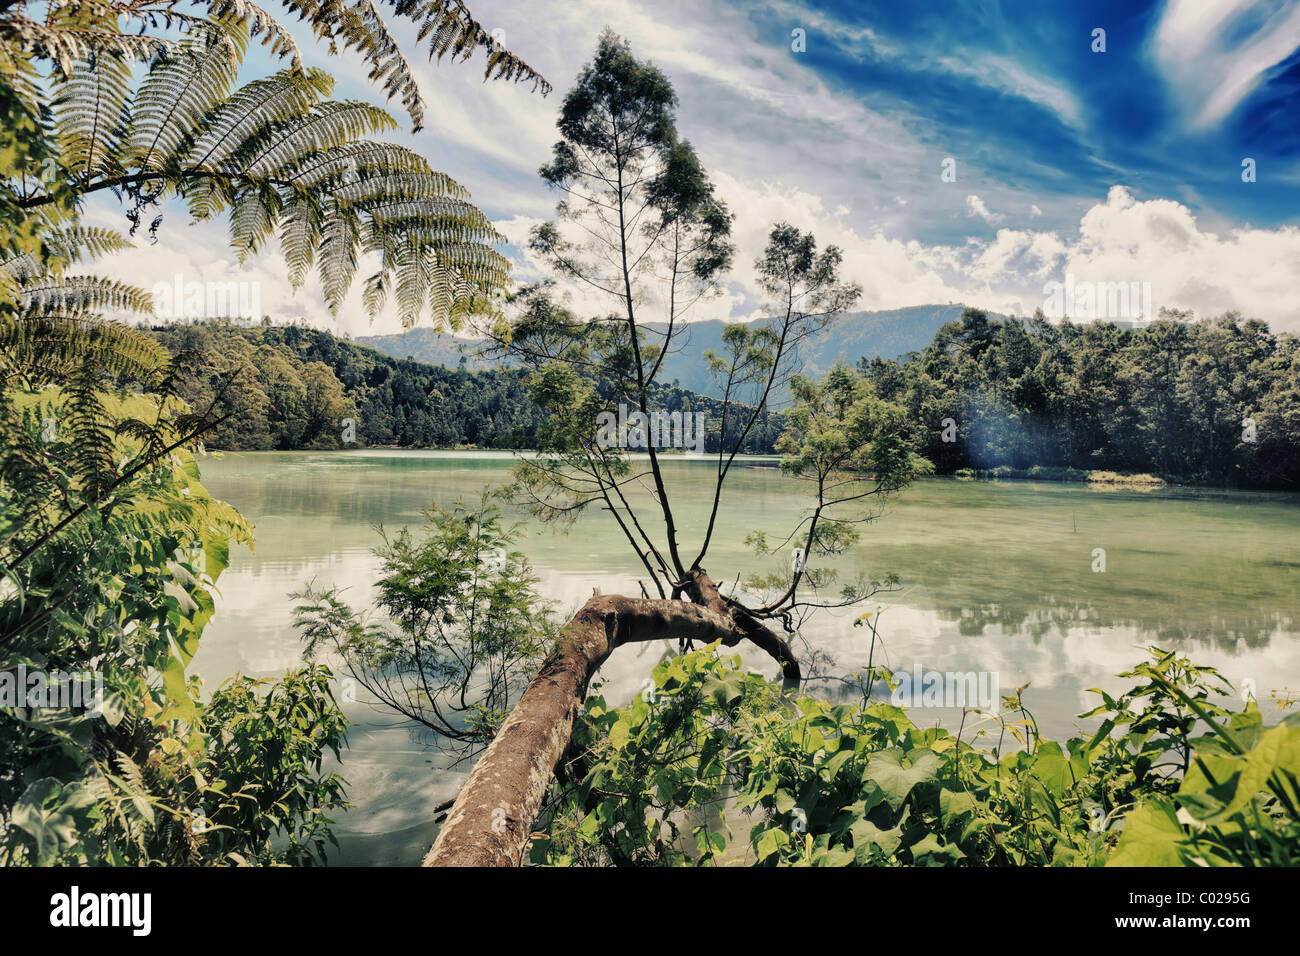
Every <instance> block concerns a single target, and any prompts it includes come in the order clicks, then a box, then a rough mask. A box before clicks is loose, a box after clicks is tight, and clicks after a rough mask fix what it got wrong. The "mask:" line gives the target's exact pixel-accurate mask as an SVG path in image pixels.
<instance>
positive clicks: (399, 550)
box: [295, 497, 554, 758]
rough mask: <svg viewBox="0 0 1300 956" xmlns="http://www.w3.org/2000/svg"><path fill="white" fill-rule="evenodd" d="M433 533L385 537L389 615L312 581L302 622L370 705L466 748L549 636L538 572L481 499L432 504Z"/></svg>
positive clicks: (310, 646)
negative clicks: (472, 505) (370, 616)
mask: <svg viewBox="0 0 1300 956" xmlns="http://www.w3.org/2000/svg"><path fill="white" fill-rule="evenodd" d="M426 517H427V518H428V530H429V535H428V537H426V538H424V539H423V540H418V539H416V537H415V536H414V535H413V534H412V533H411V531H410V530H409V529H408V528H403V529H402V530H401V531H399V532H398V533H397V534H396V535H394V536H393V537H391V538H389V537H387V536H386V537H385V538H384V543H383V546H382V547H381V548H380V549H379V551H378V555H379V557H380V559H381V560H382V562H383V564H382V568H381V575H380V578H379V582H378V590H379V600H378V605H379V609H380V610H382V611H383V612H384V617H383V619H382V620H379V621H374V620H367V619H366V617H365V616H364V615H359V614H358V613H357V612H356V611H354V610H353V609H352V608H351V607H349V606H348V605H347V604H346V603H345V602H344V601H343V600H342V599H341V597H340V591H339V589H338V588H332V589H330V590H327V591H324V592H318V591H315V590H314V589H312V588H310V587H309V588H308V589H307V590H305V591H304V592H302V593H300V594H298V595H295V597H296V598H298V599H300V600H301V601H302V602H303V603H301V604H300V605H298V607H297V608H296V609H295V620H296V623H297V626H298V628H299V629H300V631H301V632H302V636H303V640H304V641H305V642H306V653H307V654H308V656H310V657H315V656H317V655H319V654H320V653H322V652H325V651H328V652H331V653H333V654H336V655H338V656H339V657H340V658H341V659H342V660H343V662H344V665H345V666H346V668H347V670H348V673H349V674H351V675H352V677H353V678H354V679H355V680H356V682H357V683H358V684H359V685H360V686H361V687H363V688H364V689H365V690H366V691H367V692H368V693H369V694H370V695H371V697H372V698H373V701H374V704H375V706H377V707H379V708H381V709H385V710H389V711H393V712H396V713H398V714H401V715H402V716H404V717H406V718H407V719H409V720H412V721H415V722H416V723H417V724H420V725H421V726H423V727H425V728H427V729H428V730H430V731H432V732H433V733H434V735H435V739H436V741H437V743H438V745H439V746H440V747H442V749H444V750H448V751H451V752H454V753H457V754H458V755H459V756H460V757H461V758H465V757H470V756H474V755H475V754H477V753H479V752H480V751H481V750H482V749H483V748H484V747H485V746H487V744H488V742H489V741H491V740H492V738H493V736H494V735H495V733H496V731H497V728H498V727H499V726H500V724H501V722H502V721H503V720H504V719H505V717H506V715H507V714H508V713H509V712H510V708H511V707H512V706H513V703H514V701H515V700H517V699H518V697H519V692H520V690H521V689H522V687H523V685H524V684H526V683H527V680H528V678H529V677H530V676H531V675H532V673H533V671H534V670H535V668H536V666H537V663H538V661H539V660H540V659H541V655H542V653H543V652H544V651H545V649H546V648H547V647H548V646H549V644H550V641H551V640H552V639H553V636H554V635H553V632H552V627H551V624H550V622H549V619H548V617H547V615H546V613H545V611H544V610H536V609H535V608H536V607H538V606H540V603H541V602H540V601H539V599H538V595H537V593H536V585H537V578H536V577H535V576H534V575H533V574H532V572H531V571H530V570H529V567H528V564H527V561H526V560H525V558H524V556H523V555H522V554H520V553H518V552H509V551H507V549H508V548H509V547H510V545H511V543H512V540H513V534H514V532H513V529H511V528H509V527H507V526H506V525H504V524H503V522H502V519H501V515H500V513H499V512H498V511H497V510H496V509H495V508H492V507H490V506H489V505H488V504H487V499H486V497H485V498H484V500H483V502H482V503H481V506H480V508H478V509H477V510H474V511H469V510H467V509H466V508H465V507H464V506H461V505H458V506H456V507H455V508H453V509H450V510H443V509H438V510H433V511H429V512H426Z"/></svg>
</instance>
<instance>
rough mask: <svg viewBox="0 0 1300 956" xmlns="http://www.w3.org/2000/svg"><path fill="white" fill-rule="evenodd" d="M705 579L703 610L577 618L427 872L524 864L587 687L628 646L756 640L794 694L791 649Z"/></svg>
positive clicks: (585, 613)
mask: <svg viewBox="0 0 1300 956" xmlns="http://www.w3.org/2000/svg"><path fill="white" fill-rule="evenodd" d="M701 577H702V578H703V582H706V583H705V584H704V586H703V588H701V586H700V584H699V583H697V584H696V585H695V587H694V588H693V590H697V591H698V592H699V593H700V594H701V596H702V597H703V598H704V600H701V601H700V603H696V604H692V603H688V602H686V601H668V600H649V599H646V598H629V597H622V596H620V595H600V594H599V593H597V594H596V595H595V596H594V597H592V599H591V600H589V601H588V602H587V603H586V604H585V605H584V606H583V607H582V609H581V610H580V611H578V613H577V614H576V615H574V617H573V620H571V621H570V622H569V624H568V626H567V627H566V628H565V631H564V634H563V635H562V636H561V638H560V640H559V642H558V644H557V645H556V648H555V650H553V651H552V652H551V654H550V656H548V657H547V658H546V660H545V662H544V663H543V664H542V667H541V670H540V671H539V672H538V674H537V676H536V677H534V678H533V680H532V683H530V684H529V685H528V687H527V689H526V690H525V691H524V693H523V696H522V697H520V698H519V702H518V703H517V704H516V705H515V708H514V710H512V711H511V712H510V716H509V717H507V718H506V720H505V722H504V723H503V724H502V725H501V729H500V730H499V731H498V732H497V735H496V736H495V737H494V738H493V739H492V743H491V744H490V745H489V746H488V749H487V750H486V751H485V752H484V754H483V756H482V757H480V758H479V761H478V763H477V764H475V766H474V769H473V770H472V771H471V772H470V775H469V778H468V779H467V780H466V781H465V786H464V787H462V788H461V791H460V794H459V795H458V796H457V797H456V802H455V804H454V805H453V806H452V808H451V811H450V813H449V814H448V816H447V822H446V823H445V824H443V827H442V829H441V830H440V831H439V832H438V838H437V839H436V840H435V841H434V844H433V848H432V849H431V850H430V851H429V853H428V854H427V855H426V856H425V858H424V865H425V866H518V865H520V864H521V863H522V862H523V860H524V856H525V854H526V852H527V849H528V843H529V838H530V836H531V833H532V827H533V822H534V821H535V820H536V819H537V814H538V813H539V812H540V810H541V806H542V801H543V799H544V798H545V796H546V791H547V789H548V788H549V787H550V785H551V779H552V777H553V776H554V774H555V768H556V766H557V764H559V762H560V759H561V757H562V756H563V755H564V751H565V749H566V748H567V747H568V745H569V738H570V737H571V736H572V734H573V721H574V719H575V718H576V717H577V715H578V711H579V708H581V707H582V702H583V699H584V698H585V697H586V695H587V684H588V683H589V682H590V680H591V678H592V676H593V675H594V674H595V673H596V670H597V668H599V667H600V665H601V664H602V663H603V662H604V661H605V658H607V657H609V655H610V653H611V652H612V651H613V650H614V648H616V647H618V646H620V645H622V644H635V643H639V642H644V641H654V640H660V639H662V638H670V639H671V638H678V639H687V640H691V641H700V642H702V643H706V644H707V643H711V642H713V641H716V640H721V641H722V643H723V644H725V645H727V646H729V647H730V646H735V645H736V644H739V643H740V641H741V640H743V639H745V638H746V637H748V638H750V639H751V640H754V641H755V642H756V643H759V644H760V646H762V647H764V649H765V650H768V652H769V653H771V654H772V656H773V657H775V658H776V659H777V660H778V661H780V662H781V665H782V673H783V674H784V675H785V677H786V681H787V684H788V682H789V680H790V677H791V671H792V670H793V675H794V679H795V681H796V683H797V681H798V675H799V665H798V663H797V662H795V660H794V656H793V655H792V654H791V653H790V649H789V647H788V646H787V645H786V643H785V641H784V640H782V639H781V638H780V637H779V636H777V635H775V634H773V633H772V632H771V631H769V630H768V629H767V628H766V627H764V626H763V625H762V624H761V623H759V622H757V621H755V620H753V619H752V618H748V615H738V614H737V613H736V610H737V609H735V608H734V607H729V606H728V605H727V604H726V602H725V601H724V600H723V599H722V598H721V597H720V596H719V595H718V593H717V588H716V587H714V586H713V582H712V581H709V579H708V576H707V575H705V574H704V573H703V572H702V571H700V572H697V582H698V581H699V578H701ZM738 617H740V618H741V619H742V620H737V618H738ZM744 618H748V620H744ZM742 622H743V623H742Z"/></svg>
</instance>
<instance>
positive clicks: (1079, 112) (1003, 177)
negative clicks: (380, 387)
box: [122, 0, 1300, 334]
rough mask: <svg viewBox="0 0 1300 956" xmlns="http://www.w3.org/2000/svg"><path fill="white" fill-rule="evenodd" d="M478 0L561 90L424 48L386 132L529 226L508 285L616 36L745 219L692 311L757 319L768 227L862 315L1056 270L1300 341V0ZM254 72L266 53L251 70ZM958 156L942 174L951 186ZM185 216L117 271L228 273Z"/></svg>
mask: <svg viewBox="0 0 1300 956" xmlns="http://www.w3.org/2000/svg"><path fill="white" fill-rule="evenodd" d="M470 6H471V7H472V9H473V10H474V12H475V15H476V16H477V17H478V18H479V19H480V20H481V21H482V22H483V23H484V24H485V25H486V26H488V27H489V29H496V30H501V31H503V35H504V38H505V40H506V42H507V44H508V45H509V46H510V47H511V48H512V49H513V50H514V51H515V52H517V53H519V54H520V55H522V56H523V57H525V58H526V59H527V60H528V61H529V62H530V63H532V64H533V65H534V66H535V67H537V68H538V69H540V70H541V71H542V72H543V73H544V74H546V75H547V77H548V78H549V79H550V80H551V81H552V82H553V83H554V85H555V88H556V89H555V92H554V93H552V94H551V95H550V96H549V97H545V98H543V97H542V96H540V95H539V94H536V93H531V92H529V89H528V87H527V86H526V85H518V86H516V85H511V84H506V83H499V82H498V83H487V84H485V83H483V82H482V77H481V62H482V61H481V60H478V61H472V62H471V63H468V64H454V65H453V64H442V65H430V64H427V63H426V62H425V58H424V57H423V56H422V55H413V56H412V57H411V59H412V62H414V63H415V64H417V69H418V70H419V72H420V76H421V83H422V87H423V89H424V91H425V93H426V97H427V100H428V107H429V117H428V121H427V123H426V128H425V129H424V130H423V131H421V132H420V133H419V134H416V135H414V136H411V135H409V134H407V133H405V132H403V133H401V134H399V135H398V136H396V137H395V138H397V139H399V140H401V141H403V142H406V143H408V144H409V145H412V146H414V147H415V148H417V149H419V150H420V151H421V152H423V153H424V154H425V155H427V156H428V157H429V158H430V160H431V161H432V162H433V163H434V165H435V166H437V167H438V168H440V169H443V170H444V171H446V172H448V173H449V174H451V175H452V176H453V177H455V178H456V179H458V180H459V181H460V182H462V183H463V184H464V185H466V186H467V187H468V188H469V189H470V191H471V193H472V195H473V198H474V200H475V201H476V202H477V203H478V204H479V205H480V206H481V207H482V208H484V210H485V211H486V212H487V213H488V214H489V215H490V216H491V217H492V218H493V219H494V221H496V222H497V223H498V226H499V228H501V229H502V231H503V232H504V233H505V234H506V235H507V236H509V237H510V238H511V239H512V240H514V242H515V244H514V245H512V246H511V247H510V248H509V249H508V250H507V251H508V252H509V253H510V254H511V255H512V257H513V258H515V259H516V261H517V270H516V271H517V275H518V276H519V278H521V279H528V278H533V277H535V276H536V275H538V274H539V273H538V268H537V267H538V264H537V263H534V262H532V261H530V260H529V258H528V256H527V255H526V254H524V253H523V252H522V251H521V245H522V239H523V237H524V236H526V234H527V230H528V228H529V227H530V226H531V225H533V224H535V223H536V222H538V221H540V220H541V219H543V218H547V217H549V216H550V214H551V210H552V207H553V204H554V200H555V196H554V195H552V194H551V193H549V192H548V191H547V190H546V188H545V187H544V186H543V184H542V183H541V182H540V181H539V179H538V178H537V176H536V170H537V167H538V166H539V165H540V164H541V163H543V162H545V161H546V159H547V158H548V154H549V150H550V146H551V144H552V143H553V142H554V139H555V132H554V121H555V116H556V112H557V110H558V107H559V104H560V101H561V98H562V96H563V93H564V91H565V90H566V89H567V88H568V86H569V85H570V84H571V82H572V80H573V77H574V76H575V74H576V73H577V71H578V70H579V69H580V68H581V66H582V65H583V63H584V62H586V60H587V59H588V58H589V57H590V56H591V53H592V51H593V50H594V48H595V44H596V39H597V37H598V36H599V33H600V31H601V29H602V28H603V27H604V26H606V25H609V26H611V27H613V28H614V29H615V30H616V31H618V32H619V33H621V34H622V35H623V36H625V37H626V38H627V39H628V40H629V41H630V42H631V44H632V47H633V50H634V52H636V53H637V54H638V55H640V56H643V57H646V58H648V59H651V60H653V61H654V62H655V63H656V64H657V65H658V66H660V67H661V68H662V69H663V70H664V71H665V72H666V73H667V74H668V76H669V77H670V79H671V80H672V81H673V83H674V85H675V87H676V89H677V92H678V95H679V98H680V100H681V106H680V110H679V117H678V120H679V128H680V130H681V132H682V134H683V135H684V136H686V137H687V138H688V139H690V140H691V141H692V142H693V143H694V144H695V146H696V147H697V149H698V151H699V152H700V155H701V157H702V159H703V160H704V162H705V164H706V166H707V167H708V169H709V170H710V172H711V174H712V175H713V177H714V180H715V182H716V184H717V187H718V190H719V193H720V194H721V195H722V196H723V198H724V199H726V200H727V201H728V202H729V204H730V205H731V206H732V208H733V210H734V211H735V212H736V214H737V218H736V223H735V229H734V237H735V241H736V243H737V246H738V249H739V254H738V257H737V269H736V270H735V273H734V274H733V276H732V277H731V280H730V281H729V283H728V285H727V287H726V289H725V294H724V295H722V296H721V297H719V298H718V299H716V300H713V301H711V302H709V303H706V304H704V305H702V306H701V307H700V308H699V309H698V311H697V313H696V315H695V318H715V317H723V318H733V319H743V318H749V317H752V316H754V315H757V314H759V313H760V311H761V309H762V305H763V303H762V301H761V296H760V295H759V293H758V292H757V289H756V286H755V283H754V281H753V276H752V272H751V270H750V264H751V263H752V261H753V259H754V258H755V256H756V255H757V254H758V252H759V251H760V250H761V247H762V243H763V240H764V238H765V234H766V230H767V228H768V226H769V225H770V224H771V223H772V222H774V221H776V220H787V221H790V222H793V223H795V224H796V225H799V226H800V227H801V228H806V229H811V230H813V231H814V232H815V233H816V235H817V236H818V237H819V239H820V240H821V241H823V242H835V243H836V244H838V245H840V246H841V247H842V248H843V249H844V252H845V271H846V272H847V273H849V274H850V275H851V276H852V277H853V278H854V279H856V280H857V281H859V282H860V283H861V284H862V285H863V287H864V298H863V302H862V307H864V308H870V309H875V308H897V307H900V306H906V305H920V304H928V303H934V302H950V301H961V302H966V303H969V304H976V305H982V306H986V307H988V308H993V309H997V310H1000V311H1011V312H1019V313H1030V312H1032V311H1033V310H1034V309H1035V308H1036V307H1039V306H1041V305H1042V304H1043V299H1044V285H1045V283H1048V282H1052V281H1061V280H1064V279H1065V277H1066V276H1067V274H1069V275H1073V276H1075V277H1076V278H1081V279H1086V280H1092V281H1124V282H1128V281H1135V282H1149V283H1150V284H1151V287H1152V290H1153V299H1154V303H1155V305H1157V306H1159V305H1168V306H1171V307H1175V308H1190V309H1193V310H1195V311H1196V312H1197V313H1198V314H1202V315H1210V314H1217V313H1219V312H1222V311H1225V310H1227V309H1238V310H1240V311H1242V312H1244V313H1246V314H1247V315H1254V316H1258V317H1260V318H1264V319H1266V320H1268V321H1270V322H1271V323H1272V324H1273V325H1274V327H1275V328H1279V329H1290V330H1293V331H1300V296H1297V289H1300V228H1297V222H1298V216H1300V124H1297V123H1296V121H1295V117H1296V105H1297V86H1300V52H1298V51H1300V0H1259V2H1252V0H1152V2H1133V0H1127V2H1098V3H1060V2H1044V0H1038V2H1025V0H1015V2H1009V0H1008V2H988V0H986V2H969V0H968V2H952V3H946V2H945V3H929V4H900V3H896V2H888V3H887V2H874V0H872V2H839V3H829V2H794V0H759V2H745V3H741V2H724V0H689V2H687V0H680V2H679V0H568V2H563V3H560V2H551V0H530V2H528V3H519V2H517V0H474V2H472V3H471V4H470ZM1097 29H1102V30H1104V31H1105V47H1106V49H1105V52H1104V53H1103V52H1094V51H1093V49H1092V47H1093V45H1094V42H1095V41H1094V33H1093V31H1094V30H1097ZM796 31H802V37H803V49H802V50H796V49H794V46H795V45H797V44H795V43H794V41H795V39H796V38H797V37H798V36H799V34H798V33H796ZM397 33H398V36H399V38H400V39H402V40H403V41H404V48H405V49H406V50H407V51H408V52H410V51H412V50H414V49H416V45H415V43H414V38H413V34H412V33H411V32H410V31H405V30H401V29H399V30H398V31H397ZM301 44H302V47H303V50H304V53H305V54H307V57H308V59H309V61H311V62H314V63H316V64H318V65H321V66H323V67H325V68H326V69H328V70H330V71H331V72H332V73H334V74H336V75H337V76H338V78H339V85H338V89H337V90H336V95H338V96H365V97H369V98H371V99H377V94H376V92H375V91H374V90H373V89H371V88H370V87H369V86H368V84H367V83H366V81H365V76H364V70H363V68H362V67H361V65H360V64H359V62H358V61H356V60H355V59H354V58H351V57H332V56H328V55H326V54H325V52H324V51H323V50H322V49H321V48H319V47H317V46H315V45H314V44H313V43H312V42H311V41H310V39H309V38H308V37H306V36H303V37H302V39H301ZM266 68H267V64H266V61H265V58H264V57H261V56H256V57H253V58H251V59H250V62H249V64H248V69H247V70H246V72H247V73H248V74H249V75H250V76H251V75H252V74H254V73H256V72H258V71H259V70H265V69H266ZM391 108H393V110H394V112H395V113H396V112H398V108H397V106H396V105H395V104H393V105H392V107H391ZM1248 157H1249V158H1251V159H1253V160H1254V161H1255V166H1256V181H1255V182H1250V183H1247V182H1243V181H1242V161H1243V159H1246V158H1248ZM949 158H950V159H952V160H954V161H955V163H956V170H957V178H956V181H955V182H943V181H941V178H940V172H941V164H942V163H943V162H944V160H945V159H949ZM183 219H184V217H183V215H182V216H179V217H178V216H173V217H171V221H170V225H169V226H168V228H169V229H170V230H172V232H171V237H170V238H168V239H167V248H166V250H165V254H164V253H163V252H162V251H160V250H159V249H158V248H157V247H154V248H153V249H152V250H150V251H149V252H148V253H141V254H140V255H139V256H138V257H137V258H131V255H129V254H128V255H127V256H124V257H122V261H123V264H124V265H123V268H124V269H125V271H126V273H127V274H129V275H131V276H134V277H135V278H136V281H139V282H140V283H141V284H144V285H146V286H147V285H151V284H152V282H153V281H158V280H156V279H149V275H150V274H151V273H149V270H153V271H154V272H160V274H162V275H163V277H164V278H168V279H169V278H170V275H171V272H173V271H176V270H182V271H184V272H186V273H190V272H201V273H203V274H204V276H206V275H207V274H208V273H209V272H211V271H213V270H215V271H217V272H221V273H222V275H221V276H216V277H214V278H223V277H224V273H225V272H228V271H229V270H232V269H234V268H236V267H235V266H234V265H233V263H232V261H231V257H230V256H229V253H228V252H226V251H225V250H224V246H223V245H222V239H221V236H220V234H219V232H218V231H217V230H214V229H213V228H211V227H208V226H198V227H186V226H185V224H184V221H183ZM166 236H167V234H166V233H165V238H166ZM160 245H162V243H160ZM127 263H129V265H128V264H127ZM249 269H250V270H251V272H250V273H249V274H250V275H255V276H256V277H257V279H258V281H261V282H262V283H263V287H264V291H263V302H264V304H266V305H267V306H268V311H272V312H276V313H278V314H285V315H295V314H296V315H302V316H304V317H306V318H307V319H308V320H309V321H313V322H319V323H320V324H322V325H327V326H332V325H334V323H335V321H336V320H334V319H332V318H330V317H329V316H328V315H327V314H326V313H325V311H324V309H323V306H322V305H321V302H320V297H319V294H318V293H317V292H316V291H315V290H313V289H311V288H307V289H303V290H299V291H298V292H293V291H292V290H289V289H288V288H287V284H285V283H284V282H283V281H282V271H283V270H282V269H279V270H278V271H277V263H276V262H275V261H274V260H273V259H272V258H270V257H267V258H264V259H262V260H260V261H259V262H257V263H253V264H250V266H249ZM146 280H148V281H146ZM574 296H575V302H574V304H575V305H576V306H577V307H579V308H586V307H588V306H589V307H591V308H597V307H598V305H597V304H596V303H589V302H586V301H584V300H583V299H582V297H581V294H580V293H578V292H577V291H576V290H575V292H574ZM337 323H338V326H339V327H342V328H345V329H347V330H349V331H352V332H353V333H354V334H364V333H365V332H367V331H392V330H393V329H394V328H395V326H394V325H393V322H392V320H391V318H388V317H386V318H382V319H381V320H380V321H379V322H378V323H376V325H375V326H374V327H373V329H372V328H371V327H369V326H368V324H367V323H366V321H365V320H364V318H361V317H360V311H359V309H355V308H352V307H349V308H348V309H345V314H344V315H342V316H340V318H339V319H338V320H337Z"/></svg>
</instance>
